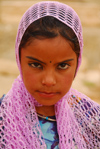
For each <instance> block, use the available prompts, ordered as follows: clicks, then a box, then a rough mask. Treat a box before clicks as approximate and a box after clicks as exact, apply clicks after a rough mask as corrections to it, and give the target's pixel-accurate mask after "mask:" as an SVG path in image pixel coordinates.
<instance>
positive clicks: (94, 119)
mask: <svg viewBox="0 0 100 149" xmlns="http://www.w3.org/2000/svg"><path fill="white" fill-rule="evenodd" d="M70 105H71V108H72V110H73V113H74V115H75V117H76V119H77V120H80V122H83V123H85V122H86V121H87V123H88V125H89V126H90V125H91V127H92V128H93V127H95V126H97V125H95V123H96V124H99V125H100V105H99V104H98V103H96V102H94V101H93V100H91V99H90V98H89V97H88V96H86V95H84V94H82V93H80V92H78V91H77V90H74V89H72V90H71V94H70ZM80 122H79V123H80ZM95 128H96V127H95ZM99 131H100V128H99Z"/></svg>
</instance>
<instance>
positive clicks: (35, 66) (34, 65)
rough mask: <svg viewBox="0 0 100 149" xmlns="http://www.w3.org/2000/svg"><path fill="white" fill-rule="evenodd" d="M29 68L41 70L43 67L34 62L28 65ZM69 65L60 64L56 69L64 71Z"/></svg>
mask: <svg viewBox="0 0 100 149" xmlns="http://www.w3.org/2000/svg"><path fill="white" fill-rule="evenodd" d="M28 65H29V66H31V67H33V68H38V69H43V66H42V65H41V64H40V63H37V62H34V63H29V64H28ZM69 66H70V65H69V64H67V63H61V64H59V65H58V66H57V69H59V70H66V69H68V67H69Z"/></svg>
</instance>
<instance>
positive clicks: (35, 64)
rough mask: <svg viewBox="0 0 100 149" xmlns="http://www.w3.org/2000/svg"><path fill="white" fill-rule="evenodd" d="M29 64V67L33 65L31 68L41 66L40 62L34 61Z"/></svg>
mask: <svg viewBox="0 0 100 149" xmlns="http://www.w3.org/2000/svg"><path fill="white" fill-rule="evenodd" d="M29 66H31V67H33V68H42V66H41V64H39V63H36V62H34V63H29Z"/></svg>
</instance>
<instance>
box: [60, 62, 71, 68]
mask: <svg viewBox="0 0 100 149" xmlns="http://www.w3.org/2000/svg"><path fill="white" fill-rule="evenodd" d="M68 67H69V65H68V64H67V63H61V64H59V65H58V69H67V68H68Z"/></svg>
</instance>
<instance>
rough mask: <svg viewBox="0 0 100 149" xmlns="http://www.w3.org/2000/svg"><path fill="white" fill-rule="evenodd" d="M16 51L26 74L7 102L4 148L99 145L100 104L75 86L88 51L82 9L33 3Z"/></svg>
mask: <svg viewBox="0 0 100 149" xmlns="http://www.w3.org/2000/svg"><path fill="white" fill-rule="evenodd" d="M15 49H16V60H17V64H18V67H19V70H20V76H19V77H18V78H17V79H16V80H15V82H14V83H13V86H12V88H11V90H10V91H9V92H8V94H7V95H6V96H5V97H4V98H3V100H2V103H1V109H0V148H5V149H45V148H47V149H59V148H60V149H74V148H75V149H76V148H77V149H99V148H100V106H99V105H98V104H97V103H95V102H93V101H92V100H91V99H89V98H88V97H87V96H85V95H83V94H82V93H79V92H78V91H76V90H74V89H72V88H71V85H72V82H73V80H74V77H75V76H76V74H77V71H78V68H79V66H80V63H81V55H82V49H83V39H82V27H81V22H80V20H79V17H78V16H77V14H76V12H75V11H74V10H73V9H72V8H70V7H69V6H67V5H65V4H62V3H59V2H53V1H51V2H48V1H44V2H40V3H37V4H35V5H34V6H32V7H30V8H29V9H28V10H27V12H26V13H25V14H24V15H23V17H22V20H21V22H20V24H19V28H18V34H17V38H16V48H15Z"/></svg>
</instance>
